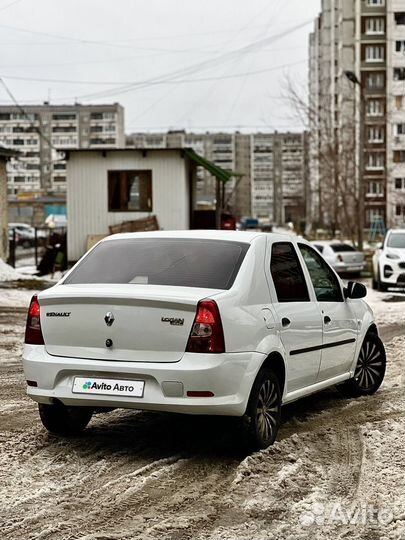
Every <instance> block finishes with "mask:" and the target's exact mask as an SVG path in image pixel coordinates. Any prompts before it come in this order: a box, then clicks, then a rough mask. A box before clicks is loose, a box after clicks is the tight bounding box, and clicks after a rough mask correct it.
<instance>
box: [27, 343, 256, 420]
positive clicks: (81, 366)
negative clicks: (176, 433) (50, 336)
mask: <svg viewBox="0 0 405 540" xmlns="http://www.w3.org/2000/svg"><path fill="white" fill-rule="evenodd" d="M264 359H265V355H263V354H261V353H256V352H246V353H225V354H196V353H185V354H184V356H183V358H182V359H181V360H180V361H179V362H176V363H171V364H168V363H147V362H115V361H108V360H87V359H81V358H67V357H60V356H51V355H49V354H48V353H47V352H46V351H45V347H44V346H42V345H25V347H24V352H23V366H24V372H25V377H26V380H27V381H34V382H35V383H36V384H37V386H35V387H34V386H27V393H28V395H29V396H30V397H31V398H32V399H33V400H34V401H37V402H39V403H52V402H53V401H54V400H59V401H61V402H62V403H64V404H65V405H84V406H93V407H97V408H98V407H120V408H131V409H145V410H156V411H168V412H178V413H186V414H215V415H226V416H242V415H243V414H244V413H245V410H246V406H247V401H248V398H249V394H250V389H251V387H252V384H253V381H254V379H255V377H256V374H257V372H258V370H259V368H260V366H261V365H262V362H263V361H264ZM75 377H88V378H94V377H100V378H101V377H103V378H110V379H126V380H142V381H145V387H144V394H143V397H142V398H134V397H123V396H116V395H114V396H111V395H88V394H77V393H73V392H72V387H73V381H74V378H75ZM167 382H172V383H173V382H174V383H179V384H175V385H167V384H165V383H167ZM169 389H170V390H169ZM173 389H175V392H173ZM188 391H208V392H212V393H213V394H214V395H213V396H212V397H188V396H187V392H188ZM173 393H174V394H175V396H173V395H172V394H173ZM168 394H169V395H168Z"/></svg>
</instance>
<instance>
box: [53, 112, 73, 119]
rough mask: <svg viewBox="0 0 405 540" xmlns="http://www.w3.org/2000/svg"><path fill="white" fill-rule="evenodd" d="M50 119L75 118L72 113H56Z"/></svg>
mask: <svg viewBox="0 0 405 540" xmlns="http://www.w3.org/2000/svg"><path fill="white" fill-rule="evenodd" d="M52 120H76V114H74V113H56V114H53V115H52Z"/></svg>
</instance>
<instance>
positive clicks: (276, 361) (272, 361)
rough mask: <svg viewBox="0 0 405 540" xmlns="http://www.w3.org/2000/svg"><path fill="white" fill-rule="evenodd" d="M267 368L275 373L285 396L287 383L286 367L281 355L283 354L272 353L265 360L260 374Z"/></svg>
mask: <svg viewBox="0 0 405 540" xmlns="http://www.w3.org/2000/svg"><path fill="white" fill-rule="evenodd" d="M265 368H271V369H272V370H273V371H274V373H275V374H276V375H277V377H278V380H279V383H280V390H281V395H282V396H284V391H285V383H286V366H285V361H284V358H283V356H282V355H281V353H279V352H277V351H273V352H271V353H270V354H269V355H268V356H267V357H266V359H265V360H264V362H263V364H262V365H261V367H260V370H259V372H260V371H261V370H262V369H265Z"/></svg>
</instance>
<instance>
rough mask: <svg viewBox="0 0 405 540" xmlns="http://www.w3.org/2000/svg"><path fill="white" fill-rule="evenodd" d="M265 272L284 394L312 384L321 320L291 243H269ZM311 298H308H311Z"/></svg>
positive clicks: (317, 364) (319, 354)
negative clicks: (283, 369)
mask: <svg viewBox="0 0 405 540" xmlns="http://www.w3.org/2000/svg"><path fill="white" fill-rule="evenodd" d="M269 251H270V261H269V264H267V265H266V266H267V268H266V271H267V273H268V279H269V284H270V294H271V297H272V301H273V302H272V308H273V310H274V312H275V314H276V318H277V319H278V322H277V328H278V330H279V332H280V338H281V341H282V343H283V345H284V348H285V351H286V384H287V393H290V392H294V391H295V390H299V389H301V388H305V387H306V386H309V385H311V384H314V383H315V381H316V379H317V376H318V370H319V366H320V361H321V351H320V345H321V343H322V320H321V314H320V312H319V308H318V304H317V303H316V302H315V301H314V298H313V292H312V291H311V292H310V290H309V288H308V284H307V282H306V279H305V276H304V272H303V270H302V267H301V263H300V260H299V258H298V255H297V252H296V249H295V247H294V245H293V244H292V242H275V243H271V242H270V240H269ZM311 295H312V298H311Z"/></svg>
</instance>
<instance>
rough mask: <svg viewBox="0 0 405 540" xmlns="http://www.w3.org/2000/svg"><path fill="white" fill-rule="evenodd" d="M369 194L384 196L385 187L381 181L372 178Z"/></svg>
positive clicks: (369, 184)
mask: <svg viewBox="0 0 405 540" xmlns="http://www.w3.org/2000/svg"><path fill="white" fill-rule="evenodd" d="M367 195H370V196H373V197H382V196H383V195H384V189H383V185H382V183H381V182H378V181H375V180H372V181H371V182H369V183H368V192H367Z"/></svg>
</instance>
